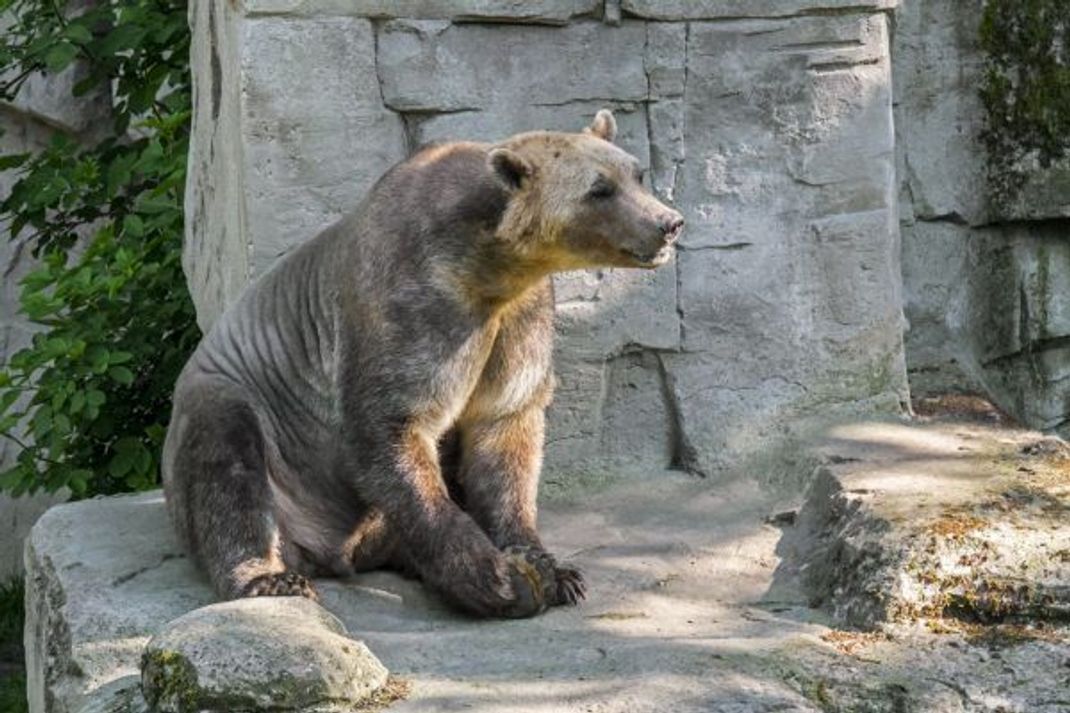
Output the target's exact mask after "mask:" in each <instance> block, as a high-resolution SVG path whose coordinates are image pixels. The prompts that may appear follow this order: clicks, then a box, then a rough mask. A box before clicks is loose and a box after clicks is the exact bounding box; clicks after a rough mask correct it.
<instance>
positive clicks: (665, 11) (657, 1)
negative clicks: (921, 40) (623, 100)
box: [621, 0, 899, 20]
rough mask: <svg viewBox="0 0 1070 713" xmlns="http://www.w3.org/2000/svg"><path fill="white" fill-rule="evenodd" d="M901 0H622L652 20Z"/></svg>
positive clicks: (886, 6) (824, 9)
mask: <svg viewBox="0 0 1070 713" xmlns="http://www.w3.org/2000/svg"><path fill="white" fill-rule="evenodd" d="M898 5H899V0H621V8H622V9H623V10H624V11H625V12H628V13H631V14H633V15H637V16H639V17H645V18H650V19H652V20H705V19H729V20H735V19H747V18H761V17H793V16H799V15H811V14H813V15H818V14H832V13H833V12H835V11H840V12H843V11H867V10H868V11H874V10H890V9H893V8H895V7H897V6H898Z"/></svg>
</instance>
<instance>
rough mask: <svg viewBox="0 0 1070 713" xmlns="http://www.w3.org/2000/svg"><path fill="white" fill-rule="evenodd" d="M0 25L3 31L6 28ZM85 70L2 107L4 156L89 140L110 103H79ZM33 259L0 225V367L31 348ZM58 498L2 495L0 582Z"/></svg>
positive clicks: (0, 458)
mask: <svg viewBox="0 0 1070 713" xmlns="http://www.w3.org/2000/svg"><path fill="white" fill-rule="evenodd" d="M2 24H3V23H2V22H0V26H2ZM80 71H81V68H80V67H79V66H78V65H74V66H72V67H71V68H69V69H68V70H66V71H64V72H62V73H60V74H59V75H57V76H54V77H44V76H39V75H35V76H32V77H30V79H29V80H28V81H27V82H26V84H25V85H23V88H22V90H21V91H20V92H19V96H18V97H17V100H16V101H15V102H14V103H13V104H10V105H5V104H0V129H3V132H2V134H0V154H7V153H23V152H29V151H35V150H38V149H41V148H43V147H44V146H45V145H46V144H47V143H48V141H49V139H50V138H51V137H52V135H53V134H54V133H56V132H63V133H65V134H67V135H70V136H74V137H76V138H82V139H89V138H91V136H92V133H93V131H94V126H95V124H96V122H99V121H100V119H101V118H102V117H104V116H106V113H107V111H108V103H107V102H106V97H103V96H89V97H82V98H75V97H74V96H72V94H71V89H72V87H73V86H74V84H75V82H76V81H77V80H78V78H79V74H78V73H79V72H80ZM15 180H16V176H15V173H14V172H13V171H0V196H2V197H5V198H6V197H7V195H8V192H9V191H10V190H11V186H12V185H14V183H15ZM31 266H32V258H31V256H30V254H29V248H28V247H27V246H26V244H25V242H24V241H23V240H21V239H18V240H9V239H8V230H7V225H6V224H4V223H0V275H2V281H0V362H3V363H6V362H7V360H8V358H9V357H10V356H11V355H13V354H15V353H16V352H17V351H19V350H20V349H22V348H24V347H26V346H27V345H29V343H30V338H31V336H32V333H33V332H32V328H31V325H30V324H29V323H28V322H27V321H26V319H25V317H23V316H22V315H21V314H19V309H18V308H19V292H20V288H19V280H20V279H21V278H22V276H23V275H25V274H26V273H27V272H29V271H30V269H31ZM16 455H17V451H16V446H15V444H14V443H12V442H11V441H8V440H7V439H5V438H0V471H3V470H5V469H7V468H8V467H9V466H10V465H11V464H12V463H13V462H14V459H15V456H16ZM56 500H57V497H55V496H48V495H38V496H34V497H24V498H18V499H12V498H9V497H7V496H4V495H0V582H2V581H4V580H6V579H8V578H9V577H12V576H14V575H17V574H19V573H20V572H21V571H22V543H23V540H24V539H25V538H26V535H27V534H28V533H29V531H30V527H31V526H32V525H33V523H34V522H35V521H36V520H37V518H38V516H40V514H41V513H42V512H44V510H45V509H46V508H47V507H48V506H49V505H51V504H52V503H54V502H56Z"/></svg>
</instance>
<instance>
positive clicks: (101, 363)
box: [85, 344, 111, 374]
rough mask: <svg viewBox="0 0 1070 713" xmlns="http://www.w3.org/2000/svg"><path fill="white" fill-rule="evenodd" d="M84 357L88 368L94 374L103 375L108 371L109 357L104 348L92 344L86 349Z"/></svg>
mask: <svg viewBox="0 0 1070 713" xmlns="http://www.w3.org/2000/svg"><path fill="white" fill-rule="evenodd" d="M85 355H86V358H87V359H88V360H89V366H90V368H91V369H92V370H93V371H95V372H96V373H98V374H103V373H104V372H105V371H107V370H108V361H109V358H110V356H111V355H110V354H109V352H108V350H107V349H105V348H104V347H102V346H100V345H99V344H94V345H93V346H91V347H89V348H88V349H86V352H85Z"/></svg>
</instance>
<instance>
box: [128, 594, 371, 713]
mask: <svg viewBox="0 0 1070 713" xmlns="http://www.w3.org/2000/svg"><path fill="white" fill-rule="evenodd" d="M386 680H387V670H386V669H385V668H384V667H383V665H382V664H381V663H379V660H378V659H377V658H375V656H373V655H372V653H371V652H370V651H368V647H366V646H365V645H364V644H362V643H360V642H359V641H354V640H353V639H351V638H349V637H348V636H347V635H346V630H345V626H343V625H342V622H340V621H339V620H338V619H337V618H335V617H334V616H332V615H331V614H329V613H327V611H325V610H324V609H323V607H321V606H319V605H318V604H315V603H313V602H310V601H309V600H307V599H302V598H300V597H262V598H259V599H244V600H239V601H233V602H224V603H221V604H213V605H210V606H207V607H202V608H200V609H194V610H193V611H191V612H189V613H188V614H183V615H182V616H180V617H178V618H177V619H175V620H173V621H171V622H170V623H169V624H167V626H166V627H164V628H163V630H162V631H160V632H159V633H158V634H156V635H155V636H154V637H152V640H151V641H150V642H149V643H148V645H147V646H146V647H145V652H144V653H143V654H142V657H141V687H142V694H143V695H144V697H145V699H146V701H148V703H149V704H150V705H151V706H152V707H153V708H154V709H155V710H159V711H161V712H162V713H186V711H190V710H197V711H218V712H219V713H229V712H230V711H235V710H273V711H278V710H307V709H310V708H316V709H317V710H322V711H327V710H338V711H344V710H352V708H353V707H354V706H356V705H359V704H361V703H363V702H365V701H366V700H368V698H369V697H371V696H372V695H374V694H375V693H376V692H377V691H378V690H379V689H381V688H382V687H383V686H384V685H385V684H386Z"/></svg>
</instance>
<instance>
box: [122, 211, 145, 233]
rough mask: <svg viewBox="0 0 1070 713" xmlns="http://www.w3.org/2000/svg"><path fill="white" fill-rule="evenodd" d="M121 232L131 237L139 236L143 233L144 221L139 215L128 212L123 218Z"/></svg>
mask: <svg viewBox="0 0 1070 713" xmlns="http://www.w3.org/2000/svg"><path fill="white" fill-rule="evenodd" d="M123 232H124V233H126V234H127V235H129V236H130V237H132V238H140V237H141V236H142V235H144V234H145V223H144V222H143V221H142V220H141V218H140V217H138V216H136V215H134V214H130V215H128V216H126V217H125V218H123Z"/></svg>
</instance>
